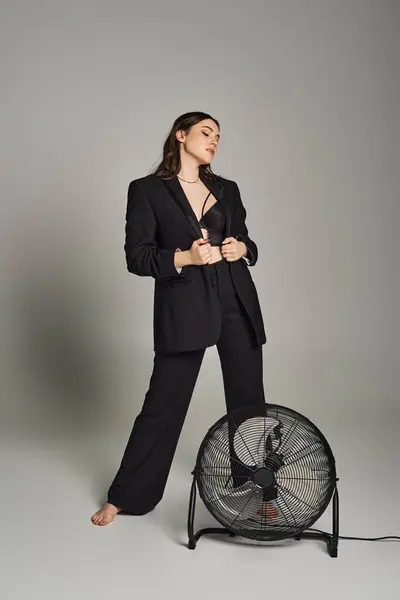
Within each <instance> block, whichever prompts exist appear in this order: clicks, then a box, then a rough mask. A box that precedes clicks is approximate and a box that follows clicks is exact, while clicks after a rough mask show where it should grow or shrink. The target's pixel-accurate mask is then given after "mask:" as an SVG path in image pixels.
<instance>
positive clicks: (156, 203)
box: [92, 112, 276, 525]
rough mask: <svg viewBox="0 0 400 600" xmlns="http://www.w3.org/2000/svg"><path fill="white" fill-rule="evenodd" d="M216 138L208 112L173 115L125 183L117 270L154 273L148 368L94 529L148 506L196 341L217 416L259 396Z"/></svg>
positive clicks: (252, 298) (172, 445) (182, 410)
mask: <svg viewBox="0 0 400 600" xmlns="http://www.w3.org/2000/svg"><path fill="white" fill-rule="evenodd" d="M219 141H220V126H219V123H218V121H217V120H216V119H214V118H213V117H211V116H210V115H208V114H206V113H203V112H191V113H186V114H184V115H181V116H180V117H178V118H177V119H176V121H175V123H174V125H173V127H172V129H171V131H170V133H169V135H168V137H167V139H166V141H165V144H164V149H163V158H162V161H161V163H160V164H159V166H158V167H157V169H156V170H155V171H154V172H153V173H152V174H150V175H147V176H145V177H142V178H140V179H136V180H134V181H132V182H131V183H130V185H129V189H128V202H127V211H126V229H125V232H126V237H125V254H126V260H127V267H128V271H129V272H131V273H134V274H136V275H139V276H148V277H153V278H154V280H155V285H154V313H153V332H154V351H155V355H154V366H153V372H152V376H151V378H150V385H149V388H148V391H147V393H146V395H145V400H144V403H143V407H142V410H141V412H140V414H139V415H138V416H137V417H136V419H135V422H134V425H133V428H132V431H131V434H130V437H129V440H128V443H127V446H126V448H125V452H124V455H123V457H122V460H121V464H120V467H119V470H118V472H117V474H116V476H115V478H114V480H113V482H112V484H111V486H110V488H109V490H108V497H107V502H106V503H105V504H104V506H103V507H102V508H101V509H100V510H99V511H97V512H96V513H95V514H94V515H93V516H92V522H93V523H94V524H96V525H107V524H108V523H110V522H111V521H112V520H113V519H114V517H115V515H116V514H117V513H118V512H120V511H121V510H123V511H124V512H125V513H126V512H128V513H129V514H135V515H144V514H146V513H148V512H150V511H151V510H152V509H153V508H154V507H155V506H156V505H157V504H158V503H159V502H160V500H161V498H162V496H163V493H164V489H165V486H166V483H167V478H168V475H169V471H170V467H171V463H172V460H173V457H174V454H175V450H176V446H177V443H178V439H179V436H180V432H181V429H182V426H183V423H184V420H185V417H186V413H187V409H188V406H189V402H190V400H191V397H192V394H193V390H194V386H195V383H196V380H197V377H198V373H199V370H200V366H201V363H202V360H203V356H204V353H205V350H206V348H207V347H210V346H213V345H215V344H216V346H217V350H218V354H219V358H220V362H221V368H222V374H223V382H224V391H225V400H226V408H227V410H228V411H230V410H234V409H237V408H241V407H243V406H244V405H247V406H249V405H262V406H264V403H265V397H264V388H263V361H262V345H263V344H264V343H265V342H266V336H265V331H264V324H263V319H262V315H261V310H260V305H259V301H258V296H257V292H256V288H255V286H254V283H253V281H252V277H251V275H250V272H249V269H248V267H250V266H253V265H255V264H256V261H257V257H258V253H257V246H256V244H255V242H254V241H253V240H252V239H251V238H250V237H249V235H248V231H247V228H246V224H245V219H246V210H245V208H244V206H243V204H242V201H241V197H240V193H239V189H238V186H237V184H236V183H235V182H234V181H231V180H228V179H225V178H223V177H220V176H216V175H215V174H214V173H213V172H212V170H211V167H210V164H211V161H212V159H213V157H214V156H215V153H216V150H217V147H218V144H219ZM232 476H233V485H235V474H234V469H232ZM236 485H239V483H237V482H236ZM264 506H265V507H266V511H267V512H266V514H267V515H269V516H274V510H276V508H275V507H274V505H272V504H267V503H265V505H264Z"/></svg>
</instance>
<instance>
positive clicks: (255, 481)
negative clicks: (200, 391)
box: [194, 404, 336, 541]
mask: <svg viewBox="0 0 400 600" xmlns="http://www.w3.org/2000/svg"><path fill="white" fill-rule="evenodd" d="M194 473H195V478H196V483H197V487H198V490H199V495H200V497H201V499H202V500H203V503H204V504H205V506H206V507H207V509H208V510H209V512H210V513H211V514H212V516H213V517H214V518H215V519H216V520H217V521H218V522H219V523H220V524H221V525H223V526H224V527H225V528H227V529H228V530H229V531H231V532H233V533H235V534H238V535H240V536H242V537H245V538H249V539H253V540H259V541H263V540H278V539H283V538H287V537H295V536H296V535H298V534H299V533H300V532H302V531H304V530H305V529H308V528H309V527H311V526H312V525H313V524H314V523H315V522H316V521H317V520H318V519H319V518H320V516H321V515H322V514H323V512H324V511H325V510H326V508H327V506H328V504H329V502H330V500H331V498H332V494H333V492H334V490H335V486H336V465H335V459H334V456H333V453H332V450H331V448H330V446H329V444H328V441H327V440H326V438H325V436H324V435H323V434H322V432H321V431H320V430H319V429H318V427H317V426H316V425H315V424H313V423H312V422H311V421H310V420H309V419H307V418H306V417H305V416H304V415H301V414H300V413H298V412H296V411H294V410H291V409H288V408H286V407H283V406H280V405H277V404H265V405H263V406H261V407H260V406H249V407H245V408H241V409H238V410H235V411H232V412H229V413H227V414H226V415H224V416H223V417H221V418H220V419H219V420H218V421H217V422H216V423H215V424H214V425H213V426H212V427H211V428H210V429H209V430H208V432H207V434H206V436H205V437H204V439H203V441H202V443H201V445H200V448H199V451H198V454H197V460H196V466H195V472H194Z"/></svg>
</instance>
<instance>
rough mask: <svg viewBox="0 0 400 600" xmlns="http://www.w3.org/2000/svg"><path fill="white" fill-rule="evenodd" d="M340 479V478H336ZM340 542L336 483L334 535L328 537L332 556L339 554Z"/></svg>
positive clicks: (333, 511)
mask: <svg viewBox="0 0 400 600" xmlns="http://www.w3.org/2000/svg"><path fill="white" fill-rule="evenodd" d="M336 481H338V479H336ZM338 544H339V492H338V489H337V484H336V485H335V492H334V494H333V507H332V536H330V537H329V539H328V550H329V554H330V556H331V557H332V558H337V555H338Z"/></svg>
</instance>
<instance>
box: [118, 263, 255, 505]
mask: <svg viewBox="0 0 400 600" xmlns="http://www.w3.org/2000/svg"><path fill="white" fill-rule="evenodd" d="M211 267H212V278H213V279H212V281H213V286H214V289H215V290H216V293H217V294H218V297H219V301H220V307H221V315H222V330H221V335H220V337H219V339H218V342H217V351H218V355H219V359H220V363H221V368H222V377H223V384H224V393H225V402H226V410H227V412H229V411H233V410H235V409H240V408H243V407H245V406H252V405H256V406H264V403H265V394H264V385H263V358H262V346H257V343H256V337H255V332H254V330H253V326H252V324H251V322H250V319H249V317H248V315H247V313H246V311H245V308H244V306H243V305H242V303H241V302H240V299H239V297H238V295H237V294H236V291H235V288H234V284H233V281H232V277H231V273H230V269H229V262H227V261H226V260H225V259H222V260H220V261H219V262H217V263H214V264H213V265H211ZM205 350H206V348H201V349H198V350H193V351H190V352H178V353H174V354H160V353H155V355H154V365H153V372H152V375H151V378H150V384H149V388H148V390H147V392H146V394H145V399H144V403H143V406H142V409H141V411H140V413H139V414H138V416H137V417H136V419H135V421H134V424H133V427H132V431H131V433H130V436H129V439H128V442H127V445H126V448H125V451H124V454H123V457H122V460H121V464H120V466H119V469H118V471H117V474H116V475H115V478H114V480H113V482H112V484H111V486H110V488H109V490H108V497H107V502H110V503H111V504H114V505H115V506H118V507H119V508H122V509H123V510H125V511H127V512H130V513H132V514H136V515H143V514H146V513H148V512H150V511H151V510H152V509H153V508H154V507H155V506H156V505H157V504H158V503H159V502H160V500H161V499H162V496H163V494H164V490H165V487H166V484H167V479H168V475H169V472H170V468H171V464H172V461H173V458H174V454H175V451H176V447H177V444H178V441H179V437H180V433H181V431H182V427H183V424H184V421H185V417H186V414H187V411H188V408H189V404H190V400H191V398H192V395H193V391H194V387H195V384H196V381H197V378H198V374H199V371H200V367H201V364H202V361H203V357H204V353H205ZM234 464H235V463H232V467H233V468H232V471H233V470H234ZM233 475H234V474H233Z"/></svg>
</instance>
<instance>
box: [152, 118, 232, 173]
mask: <svg viewBox="0 0 400 600" xmlns="http://www.w3.org/2000/svg"><path fill="white" fill-rule="evenodd" d="M204 119H211V120H212V121H214V123H216V125H218V129H219V128H220V127H219V123H218V121H217V119H214V117H212V116H211V115H209V114H207V113H204V112H187V113H184V114H183V115H180V116H179V117H178V118H177V119H175V122H174V124H173V125H172V128H171V131H170V132H169V133H168V135H167V138H166V140H165V142H164V147H163V157H162V160H161V162H160V163H159V164H158V166H157V167H156V168H155V170H154V171H153V172H152V174H153V175H157V176H158V177H162V178H163V179H170V178H172V177H174V176H175V175H176V174H177V173H178V172H179V171H180V168H181V157H180V151H179V142H178V140H177V139H176V132H177V131H179V130H180V129H182V130H183V131H184V132H185V133H188V132H189V131H190V128H191V127H193V125H196V124H197V123H199V122H200V121H203V120H204ZM199 174H200V175H201V174H203V175H204V176H205V177H209V178H211V179H216V178H217V175H215V173H213V171H212V169H211V166H210V165H209V164H208V165H200V166H199Z"/></svg>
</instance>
